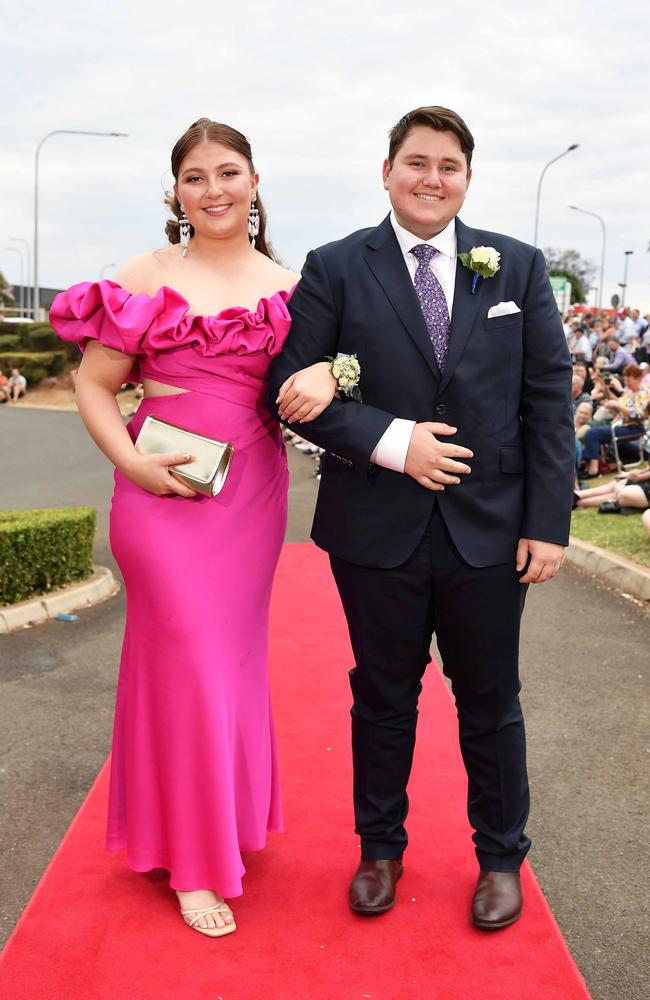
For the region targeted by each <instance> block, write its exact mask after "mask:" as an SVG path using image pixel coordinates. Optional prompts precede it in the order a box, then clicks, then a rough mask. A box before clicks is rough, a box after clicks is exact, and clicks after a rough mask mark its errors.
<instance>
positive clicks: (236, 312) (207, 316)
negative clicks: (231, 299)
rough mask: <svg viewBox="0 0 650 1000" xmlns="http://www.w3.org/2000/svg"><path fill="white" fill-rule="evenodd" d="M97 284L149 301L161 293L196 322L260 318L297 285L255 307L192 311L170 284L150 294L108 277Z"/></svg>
mask: <svg viewBox="0 0 650 1000" xmlns="http://www.w3.org/2000/svg"><path fill="white" fill-rule="evenodd" d="M97 284H98V285H110V287H111V288H119V290H120V291H121V292H124V294H125V295H131V296H133V297H136V296H140V295H143V296H144V297H145V298H147V299H149V301H150V302H156V301H158V300H159V298H160V296H161V295H162V297H163V299H164V300H166V301H167V302H169V301H170V299H174V300H175V303H176V304H177V305H181V304H182V305H184V306H185V307H186V308H185V312H184V313H183V319H184V320H195V321H197V322H199V321H201V320H204V321H206V322H207V321H209V320H218V319H223V318H226V319H234V318H236V317H237V316H253V317H254V318H255V319H262V318H263V317H264V316H266V315H267V308H266V307H267V305H268V303H269V302H272V301H273V299H276V298H280V299H281V300H282V302H283V303H284V304H285V305H286V304H287V303H288V302H289V300H290V298H291V296H292V295H293V293H294V292H295V290H296V288H297V287H298V283H297V282H296V284H295V285H292V286H291V288H290V289H289V290H288V291H287V290H286V289H284V288H279V289H278V290H277V292H273V293H272V294H271V295H268V296H265V295H263V296H262V297H261V299H260V300H259V302H258V303H257V306H256V307H255V309H248V308H247V307H246V306H226V308H225V309H220V310H219V312H217V313H192V312H190V304H189V302H188V300H187V299H186V298H185V296H184V295H181V293H180V292H178V291H177V290H176V289H175V288H172V287H171V285H161V286H160V288H159V289H158V291H157V292H154V294H153V295H150V294H149V292H129V290H128V289H126V288H125V287H124V285H120V284H119V282H117V281H112V280H111V279H110V278H102V280H101V281H98V282H97Z"/></svg>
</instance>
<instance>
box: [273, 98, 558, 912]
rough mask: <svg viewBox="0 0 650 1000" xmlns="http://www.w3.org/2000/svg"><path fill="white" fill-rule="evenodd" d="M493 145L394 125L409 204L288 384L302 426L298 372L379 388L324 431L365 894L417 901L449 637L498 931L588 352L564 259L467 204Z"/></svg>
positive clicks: (426, 117) (280, 377)
mask: <svg viewBox="0 0 650 1000" xmlns="http://www.w3.org/2000/svg"><path fill="white" fill-rule="evenodd" d="M473 148H474V140H473V138H472V136H471V133H470V132H469V130H468V128H467V126H466V125H465V123H464V122H463V120H462V119H461V118H460V117H459V116H458V115H457V114H456V113H455V112H453V111H449V110H448V109H445V108H440V107H426V108H419V109H417V110H416V111H413V112H410V113H409V114H407V115H405V116H404V117H403V118H402V119H401V120H400V121H399V122H398V124H397V125H396V126H395V127H394V128H393V129H392V130H391V133H390V146H389V153H388V158H387V159H386V161H385V163H384V170H383V178H384V187H385V188H386V190H387V191H388V194H389V198H390V202H391V212H390V214H389V216H388V217H387V218H386V219H384V221H383V222H382V223H381V224H380V225H379V226H377V227H376V228H371V229H365V230H362V231H360V232H356V233H353V234H352V235H351V236H348V237H346V238H345V239H342V240H338V241H336V242H334V243H330V244H328V245H327V246H324V247H320V248H319V249H318V250H314V251H313V252H311V253H310V254H309V256H308V257H307V261H306V263H305V266H304V269H303V271H302V279H301V281H300V283H299V285H298V287H297V289H296V291H295V292H294V294H293V297H292V299H291V302H290V307H289V308H290V311H291V317H292V328H291V331H290V333H289V337H288V339H287V341H286V344H285V346H284V349H283V351H282V353H281V355H280V356H279V357H278V358H276V359H275V361H274V362H273V365H272V369H271V395H270V397H269V398H270V400H271V405H272V407H274V408H275V411H276V413H279V416H280V418H281V419H283V420H285V421H295V420H298V419H300V418H301V417H302V416H304V415H305V414H306V413H307V411H308V410H309V408H310V405H311V404H310V402H309V401H308V400H307V397H306V395H305V393H304V392H303V391H302V388H301V379H300V376H299V375H298V376H296V375H295V373H296V372H298V371H299V370H300V369H302V368H306V367H307V366H309V365H311V364H313V363H314V362H316V361H322V360H323V359H324V358H327V357H332V358H334V357H336V356H337V355H339V354H343V355H353V354H354V355H356V356H357V359H358V361H359V364H360V367H361V374H360V379H359V386H358V389H359V391H360V395H361V398H360V399H359V398H356V399H354V398H346V397H345V394H344V393H340V394H339V395H338V398H335V399H334V400H333V401H332V403H331V404H330V405H329V406H328V407H327V408H326V409H325V411H324V412H323V413H322V414H321V416H319V417H317V418H316V419H315V420H313V422H310V423H308V424H307V425H305V427H304V433H306V434H307V436H308V437H309V439H310V440H311V441H313V442H315V443H316V444H317V445H320V446H321V447H322V448H324V449H326V452H327V454H326V455H325V456H324V458H323V464H322V478H321V484H320V490H319V495H318V503H317V507H316V513H315V517H314V524H313V531H312V537H313V538H314V541H315V542H316V543H317V544H318V545H319V546H320V547H321V548H323V549H325V550H326V551H327V552H328V553H329V555H330V560H331V565H332V570H333V573H334V577H335V579H336V583H337V586H338V589H339V593H340V596H341V600H342V603H343V607H344V610H345V614H346V617H347V621H348V626H349V630H350V637H351V641H352V647H353V650H354V656H355V666H354V668H353V669H352V670H351V671H350V680H351V686H352V692H353V696H354V705H353V708H352V744H353V760H354V807H355V820H356V830H357V832H358V833H359V835H360V838H361V862H360V864H359V867H358V869H357V872H356V874H355V876H354V878H353V880H352V884H351V886H350V896H349V900H350V905H351V906H352V908H353V909H354V910H356V911H357V912H359V913H363V914H377V913H382V912H384V911H386V910H388V909H390V908H391V907H392V906H393V905H394V903H395V889H396V883H397V880H398V879H399V877H400V875H401V873H402V855H403V852H404V849H405V847H406V843H407V835H406V830H405V826H404V823H405V819H406V815H407V811H408V798H407V793H406V786H407V782H408V778H409V773H410V769H411V762H412V757H413V748H414V744H415V729H416V719H417V703H418V696H419V693H420V689H421V685H420V681H421V678H422V675H423V673H424V670H425V668H426V665H427V663H428V662H429V660H430V655H429V647H430V644H431V639H432V634H433V633H435V635H436V638H437V643H438V648H439V650H440V653H441V657H442V665H443V669H444V672H445V674H446V675H447V676H448V677H449V678H450V680H451V683H452V689H453V693H454V697H455V699H456V705H457V710H458V721H459V737H460V746H461V751H462V755H463V760H464V763H465V767H466V769H467V774H468V781H469V794H468V813H469V819H470V823H471V825H472V827H473V829H474V834H473V840H474V843H475V850H476V855H477V858H478V863H479V875H478V881H477V885H476V889H475V892H474V896H473V899H472V908H471V919H472V921H473V923H474V924H475V925H476V926H477V927H480V928H483V929H486V930H491V929H498V928H501V927H506V926H508V925H509V924H511V923H513V922H514V921H515V920H517V919H518V917H519V916H520V913H521V908H522V898H521V887H520V880H519V868H520V866H521V863H522V861H523V859H524V857H525V856H526V853H527V851H528V849H529V846H530V840H529V838H528V837H527V836H526V834H525V832H524V828H525V824H526V820H527V816H528V807H529V796H528V782H527V777H526V760H525V741H524V724H523V718H522V713H521V707H520V704H519V688H520V684H519V675H518V647H519V625H520V618H521V613H522V610H523V605H524V598H525V594H526V590H527V586H528V584H530V583H542V582H543V581H545V580H549V579H550V578H551V577H552V576H554V575H555V574H556V573H557V572H558V570H559V568H560V566H561V565H562V561H563V558H564V547H565V546H566V545H567V544H568V532H569V522H570V511H571V501H572V490H573V477H574V463H575V446H574V429H573V420H572V406H571V365H570V361H569V356H568V352H567V347H566V339H565V336H564V331H563V329H562V324H561V321H560V316H559V314H558V311H557V307H556V304H555V301H554V298H553V295H552V292H551V288H550V284H549V281H548V278H547V275H546V269H545V264H544V258H543V255H542V253H541V252H540V251H539V250H536V249H535V248H534V247H531V246H527V245H526V244H524V243H520V242H519V241H518V240H514V239H511V238H510V237H507V236H502V235H500V234H497V233H489V232H485V231H483V230H477V229H470V228H469V227H468V226H466V225H464V224H463V223H462V222H461V221H460V219H458V218H457V213H458V211H459V210H460V208H461V206H462V204H463V201H464V198H465V193H466V191H467V187H468V185H469V182H470V179H471V157H472V151H473ZM472 251H476V252H474V253H473V252H472ZM459 255H461V256H459ZM468 265H469V266H468ZM472 265H473V267H474V270H472ZM281 386H283V389H282V391H281V393H280V404H279V407H278V406H276V405H275V399H276V396H277V395H278V391H279V389H280V387H281ZM441 863H442V861H441Z"/></svg>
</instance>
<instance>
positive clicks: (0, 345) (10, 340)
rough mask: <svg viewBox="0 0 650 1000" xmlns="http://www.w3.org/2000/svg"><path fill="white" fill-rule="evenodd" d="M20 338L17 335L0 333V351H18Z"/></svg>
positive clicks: (20, 344)
mask: <svg viewBox="0 0 650 1000" xmlns="http://www.w3.org/2000/svg"><path fill="white" fill-rule="evenodd" d="M21 346H22V337H20V335H19V334H17V333H0V351H19V350H20V348H21Z"/></svg>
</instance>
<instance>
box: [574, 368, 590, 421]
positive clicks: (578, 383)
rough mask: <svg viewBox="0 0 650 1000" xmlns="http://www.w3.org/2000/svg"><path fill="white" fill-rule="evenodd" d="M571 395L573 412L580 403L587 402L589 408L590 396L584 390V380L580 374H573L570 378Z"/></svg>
mask: <svg viewBox="0 0 650 1000" xmlns="http://www.w3.org/2000/svg"><path fill="white" fill-rule="evenodd" d="M571 395H572V397H573V412H574V413H575V412H576V410H577V408H578V406H579V404H580V403H589V409H590V410H591V398H590V396H589V393H588V392H585V380H584V379H583V378H581V377H580V375H574V376H573V378H572V379H571Z"/></svg>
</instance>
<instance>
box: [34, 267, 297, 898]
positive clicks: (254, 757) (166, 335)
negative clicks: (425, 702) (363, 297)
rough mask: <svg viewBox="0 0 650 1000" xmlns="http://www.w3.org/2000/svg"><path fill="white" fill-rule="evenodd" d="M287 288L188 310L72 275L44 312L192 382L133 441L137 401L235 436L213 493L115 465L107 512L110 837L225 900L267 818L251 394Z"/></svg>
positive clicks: (277, 330) (267, 438) (259, 465)
mask: <svg viewBox="0 0 650 1000" xmlns="http://www.w3.org/2000/svg"><path fill="white" fill-rule="evenodd" d="M289 294H290V293H287V292H284V291H279V292H276V293H275V295H272V296H271V297H270V298H268V299H262V300H261V301H260V303H259V305H258V307H257V310H256V311H255V312H250V311H249V310H247V309H245V308H230V309H225V310H223V311H222V312H221V313H219V314H218V315H216V316H191V315H189V314H188V309H189V305H188V302H187V301H186V299H184V298H183V297H182V296H181V295H180V294H179V293H178V292H175V291H174V290H173V289H171V288H166V287H165V288H161V289H160V290H159V291H158V292H157V294H156V295H155V296H148V295H131V294H130V293H128V292H127V291H125V290H124V289H123V288H121V287H120V286H119V285H117V284H115V283H114V282H112V281H100V282H97V283H94V282H93V283H90V282H82V283H81V284H78V285H75V286H73V287H72V288H70V289H69V290H68V291H67V292H63V293H62V294H61V295H58V296H57V298H56V299H55V301H54V304H53V306H52V310H51V313H50V318H51V322H52V325H53V326H54V328H55V329H56V330H57V332H58V334H59V336H61V337H62V338H63V339H64V340H69V341H70V340H71V341H77V342H78V343H79V344H80V346H82V347H83V346H84V345H85V344H86V343H87V342H88V341H89V340H98V341H100V343H102V344H105V345H106V346H107V347H111V348H114V349H115V350H118V351H122V352H124V353H126V354H134V355H137V367H138V368H139V375H138V377H139V378H145V377H147V378H150V379H154V380H156V381H158V382H162V383H165V384H167V385H173V386H178V387H179V388H183V389H187V390H189V391H188V392H185V393H182V394H177V395H167V396H159V397H151V398H146V399H144V400H143V401H142V403H141V404H140V407H139V409H138V411H137V413H136V414H135V416H134V417H133V418H132V419H131V421H130V422H129V425H128V430H129V434H130V435H131V437H132V438H133V439H135V437H136V435H137V433H138V431H139V430H140V427H141V425H142V422H143V420H144V418H145V417H146V416H147V414H150V413H151V414H154V415H155V416H157V417H160V418H161V419H162V420H167V421H169V422H171V423H174V424H177V425H178V426H180V427H184V428H186V429H188V430H193V431H197V432H199V433H201V434H206V435H208V436H210V437H214V438H217V439H219V440H222V441H232V442H233V444H234V446H235V455H234V459H233V462H232V466H231V469H230V473H229V476H228V479H227V481H226V484H225V486H224V488H223V490H222V492H221V493H220V494H219V495H218V496H217V497H214V498H209V497H205V496H197V497H195V498H193V499H184V498H182V497H178V496H163V497H157V496H154V495H153V494H151V493H147V492H145V491H144V490H142V489H140V488H139V487H138V486H135V485H134V484H133V483H132V482H130V481H129V480H128V479H126V478H125V477H124V476H122V475H121V473H120V472H118V471H116V473H115V492H114V495H113V505H112V509H111V546H112V549H113V553H114V555H115V558H116V560H117V562H118V564H119V566H120V570H121V571H122V574H123V577H124V582H125V585H126V593H127V616H126V631H125V635H124V645H123V649H122V658H121V663H120V675H119V681H118V688H117V703H116V711H115V727H114V735H113V753H112V764H111V782H110V801H109V812H108V833H107V841H106V843H107V847H108V848H110V849H121V848H125V849H126V859H127V863H128V864H129V865H130V867H131V868H133V869H135V870H136V871H148V870H149V869H152V868H165V869H167V870H168V871H169V872H170V881H171V886H172V887H173V888H175V889H184V890H188V889H198V888H204V889H213V890H214V891H215V892H217V893H218V894H219V895H221V896H226V897H232V896H237V895H240V894H241V892H242V875H243V874H244V866H243V864H242V858H241V852H242V851H254V850H258V849H260V848H262V847H263V846H264V844H265V840H266V833H267V831H268V830H280V829H281V826H282V819H281V808H280V795H279V783H278V762H277V754H276V745H275V737H274V730H273V718H272V714H271V704H270V697H269V683H268V670H267V645H268V638H267V636H268V611H269V600H270V594H271V584H272V580H273V574H274V571H275V567H276V563H277V560H278V556H279V553H280V549H281V546H282V541H283V538H284V531H285V526H286V513H287V485H288V471H287V463H286V455H285V451H284V446H283V443H282V435H281V432H280V428H279V426H278V424H277V423H276V422H275V421H274V420H273V419H272V417H271V416H270V414H269V413H268V411H267V409H266V406H265V402H264V396H265V390H266V379H267V371H268V366H269V364H270V361H271V358H273V356H274V355H275V354H277V353H278V352H279V351H280V349H281V347H282V345H283V343H284V340H285V338H286V336H287V333H288V331H289V325H290V317H289V312H288V309H287V301H288V298H289Z"/></svg>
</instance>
